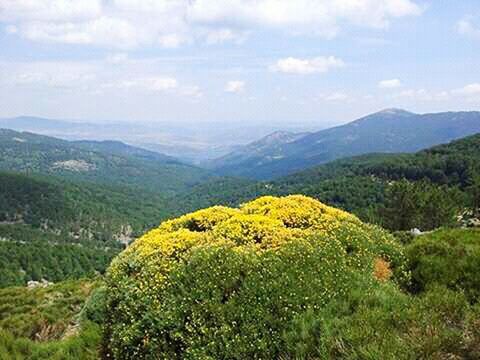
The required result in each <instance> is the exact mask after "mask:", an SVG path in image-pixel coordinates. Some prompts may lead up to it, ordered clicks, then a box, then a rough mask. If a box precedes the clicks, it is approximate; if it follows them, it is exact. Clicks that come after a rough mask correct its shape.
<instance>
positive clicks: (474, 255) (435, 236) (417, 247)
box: [406, 229, 480, 302]
mask: <svg viewBox="0 0 480 360" xmlns="http://www.w3.org/2000/svg"><path fill="white" fill-rule="evenodd" d="M406 254H407V256H408V262H409V267H410V269H411V273H412V286H411V290H412V291H413V292H422V291H425V290H427V289H429V288H431V287H432V286H437V285H443V286H446V287H448V288H450V289H452V290H457V291H464V292H465V294H466V296H467V298H468V299H469V300H470V301H471V302H477V301H478V300H479V299H480V277H479V276H478V270H479V269H480V230H478V229H470V230H466V229H444V230H439V231H436V232H433V233H431V234H427V235H422V236H419V237H417V238H416V239H415V240H414V241H413V242H412V243H411V244H410V245H409V246H407V248H406Z"/></svg>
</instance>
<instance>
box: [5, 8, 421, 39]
mask: <svg viewBox="0 0 480 360" xmlns="http://www.w3.org/2000/svg"><path fill="white" fill-rule="evenodd" d="M421 12H422V9H421V8H420V6H418V5H417V4H416V3H415V2H414V1H413V0H334V1H332V0H295V1H292V0H230V1H225V0H169V1H165V0H164V1H160V0H81V1H80V0H0V22H2V23H4V25H5V26H14V27H15V28H16V29H18V35H20V36H22V37H25V38H27V39H30V40H34V41H53V42H62V43H69V44H83V45H96V46H102V47H111V48H132V47H140V46H161V47H178V46H180V45H182V44H185V43H189V42H191V41H194V40H195V39H200V40H201V41H204V42H206V43H207V44H218V43H222V42H226V41H231V42H235V43H241V42H242V41H244V40H245V39H246V37H247V36H248V34H249V32H251V31H255V30H260V29H272V30H275V31H283V32H286V33H290V34H304V35H305V34H306V35H317V36H323V37H327V38H331V37H334V36H335V35H336V34H337V33H338V31H339V30H340V29H341V27H342V26H347V25H354V26H360V27H368V28H377V29H382V28H386V27H388V26H389V23H390V22H391V20H392V19H395V18H399V17H404V16H414V15H419V14H420V13H421ZM12 29H13V28H12Z"/></svg>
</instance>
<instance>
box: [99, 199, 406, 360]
mask: <svg viewBox="0 0 480 360" xmlns="http://www.w3.org/2000/svg"><path fill="white" fill-rule="evenodd" d="M358 279H362V281H364V282H365V286H366V287H367V288H371V287H372V286H373V285H372V284H373V283H375V282H377V281H380V282H384V281H388V280H391V281H394V282H398V283H403V282H405V281H406V280H407V273H406V272H405V258H404V256H403V254H402V251H401V248H400V245H398V244H396V243H395V241H394V239H393V237H392V236H390V235H388V234H387V233H386V232H384V231H383V230H381V229H379V228H376V227H373V226H370V225H366V224H363V223H361V222H360V221H359V220H358V219H357V218H356V217H354V216H352V215H350V214H348V213H345V212H343V211H340V210H337V209H334V208H330V207H328V206H325V205H323V204H322V203H320V202H318V201H316V200H313V199H310V198H307V197H303V196H289V197H285V198H274V197H263V198H259V199H257V200H255V201H253V202H250V203H246V204H244V205H243V206H242V207H241V208H240V209H232V208H226V207H213V208H210V209H205V210H200V211H198V212H195V213H192V214H188V215H185V216H182V217H180V218H178V219H175V220H171V221H167V222H165V223H163V224H162V225H161V226H160V227H159V228H158V229H154V230H152V231H150V232H149V233H147V234H145V235H144V236H143V237H142V238H140V239H139V240H137V241H136V242H135V243H134V244H133V245H132V246H131V247H129V248H128V249H127V250H126V251H124V252H123V253H122V254H121V255H120V256H119V257H118V258H117V259H116V260H115V261H114V262H113V263H112V266H111V268H110V269H109V275H108V281H107V284H108V288H107V298H108V311H107V313H108V320H107V330H106V331H107V332H106V336H107V342H108V346H109V351H110V352H111V355H112V356H113V357H114V358H115V359H151V358H154V357H155V356H158V354H162V355H161V357H162V358H169V359H199V358H205V359H219V358H237V359H253V358H265V359H274V358H278V356H279V355H280V354H282V352H284V351H285V350H286V345H285V342H284V340H283V339H282V334H283V333H284V332H285V331H286V330H287V329H288V328H289V327H290V326H293V325H294V323H295V321H296V320H298V319H299V318H300V317H301V316H303V315H304V314H305V312H307V311H320V310H321V309H323V308H324V306H325V305H326V304H328V303H329V302H331V301H333V300H337V299H341V298H342V297H344V296H346V294H348V293H349V292H350V291H351V288H352V287H353V284H354V283H355V281H358ZM213 339H215V341H212V340H213Z"/></svg>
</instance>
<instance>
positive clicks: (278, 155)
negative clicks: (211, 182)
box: [213, 109, 480, 180]
mask: <svg viewBox="0 0 480 360" xmlns="http://www.w3.org/2000/svg"><path fill="white" fill-rule="evenodd" d="M479 132H480V112H475V111H471V112H445V113H437V114H421V115H420V114H413V113H410V112H407V111H404V110H399V109H387V110H384V111H380V112H378V113H375V114H371V115H368V116H366V117H363V118H361V119H358V120H355V121H353V122H351V123H348V124H345V125H342V126H338V127H333V128H329V129H325V130H321V131H318V132H314V133H310V134H306V135H305V136H297V137H298V138H297V139H295V136H293V135H292V134H290V136H275V134H272V135H270V136H267V137H266V138H265V139H263V140H259V141H256V142H254V143H251V144H250V145H248V146H246V147H243V148H240V149H239V150H237V151H234V152H233V153H231V154H229V155H227V156H224V157H223V158H220V159H217V160H215V161H214V164H213V165H214V167H215V168H216V170H217V171H218V173H220V174H222V175H230V176H244V177H247V178H251V179H261V180H271V179H274V178H278V177H280V176H285V175H288V174H292V173H294V172H298V171H301V170H304V169H307V168H310V167H313V166H317V165H319V164H324V163H327V162H330V161H334V160H336V159H341V158H345V157H351V156H356V155H362V154H370V153H404V152H415V151H419V150H421V149H426V148H429V147H431V146H434V145H437V144H443V143H447V142H449V141H452V140H455V139H460V138H462V137H465V136H469V135H473V134H476V133H479ZM292 137H293V139H292ZM372 139H374V141H372Z"/></svg>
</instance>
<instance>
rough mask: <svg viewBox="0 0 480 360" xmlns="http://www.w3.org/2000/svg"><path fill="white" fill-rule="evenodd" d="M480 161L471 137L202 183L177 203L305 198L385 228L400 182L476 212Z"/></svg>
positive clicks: (479, 147) (478, 142) (479, 144)
mask: <svg viewBox="0 0 480 360" xmlns="http://www.w3.org/2000/svg"><path fill="white" fill-rule="evenodd" d="M479 158H480V135H473V136H470V137H467V138H464V139H461V140H457V141H454V142H452V143H449V144H445V145H439V146H436V147H433V148H431V149H427V150H424V151H420V152H418V153H415V154H371V155H363V156H360V157H354V158H348V159H342V160H337V161H334V162H331V163H328V164H325V165H321V166H318V167H314V168H311V169H308V170H305V171H302V172H299V173H296V174H293V175H289V176H287V177H283V178H279V179H277V180H275V181H271V182H254V181H248V180H238V179H235V178H226V179H222V180H218V181H213V182H210V183H206V184H200V185H198V186H196V187H195V188H194V189H193V190H192V191H191V192H190V193H185V194H182V195H180V196H179V197H178V200H177V201H176V203H178V204H187V205H188V207H187V208H188V210H194V209H198V208H201V207H205V206H210V205H214V204H224V205H237V204H238V203H241V202H243V201H247V200H249V199H252V198H255V197H257V196H261V195H287V194H304V195H308V196H311V197H314V198H316V199H319V200H321V201H323V202H325V203H328V204H331V205H334V206H338V207H341V208H343V209H345V210H348V211H353V212H354V213H356V214H357V215H360V216H361V217H362V218H363V219H366V220H369V221H375V222H380V223H383V224H384V225H385V221H386V220H387V219H386V217H385V216H384V215H382V213H381V212H380V209H381V208H382V207H383V206H384V205H385V203H387V202H388V199H386V197H387V196H388V197H390V200H391V199H392V197H393V196H395V190H399V189H398V187H400V185H396V186H395V187H394V188H393V189H392V188H391V187H392V186H393V185H395V183H396V182H397V181H400V180H402V179H405V180H406V181H409V182H413V183H414V184H413V185H412V186H415V187H416V188H417V190H419V191H420V190H421V189H426V190H429V191H431V192H432V193H431V194H430V195H429V194H425V196H423V197H422V198H423V199H425V198H428V197H429V196H433V195H434V194H433V192H438V191H440V192H442V191H446V189H447V188H448V189H450V190H452V189H454V188H457V190H458V192H457V193H455V191H453V190H452V191H447V195H448V196H447V197H446V198H445V199H444V200H449V202H448V204H446V205H448V206H450V204H452V203H457V204H458V205H460V207H464V208H472V209H478V206H479V204H480V200H479V198H480V176H479V174H480V162H479V161H478V159H479ZM421 181H426V182H427V183H430V184H431V185H432V186H429V185H428V184H427V185H425V184H426V183H421ZM415 184H416V185H415ZM397 194H398V192H397ZM414 194H415V192H411V193H408V192H407V193H406V195H412V196H413V195H414ZM417 194H418V192H417ZM418 199H420V197H419V198H418ZM406 200H408V199H406ZM413 200H415V199H412V201H413ZM415 201H416V200H415ZM422 201H424V200H422ZM424 202H425V201H424ZM430 210H435V209H430ZM439 210H440V209H439ZM425 211H427V209H426V210H425Z"/></svg>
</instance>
